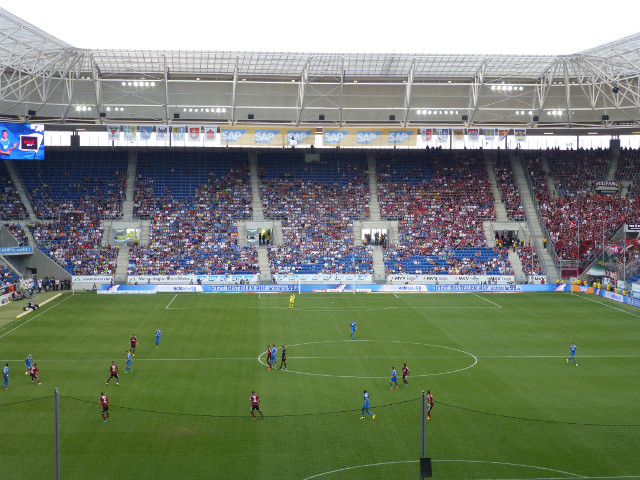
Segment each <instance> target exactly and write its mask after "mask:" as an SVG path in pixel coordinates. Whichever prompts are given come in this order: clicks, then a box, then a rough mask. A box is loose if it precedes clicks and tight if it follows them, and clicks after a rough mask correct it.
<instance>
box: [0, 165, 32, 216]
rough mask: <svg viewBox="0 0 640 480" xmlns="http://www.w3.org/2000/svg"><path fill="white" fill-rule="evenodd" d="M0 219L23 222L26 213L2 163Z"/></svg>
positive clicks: (0, 170)
mask: <svg viewBox="0 0 640 480" xmlns="http://www.w3.org/2000/svg"><path fill="white" fill-rule="evenodd" d="M0 185H2V187H0V218H1V219H3V220H24V219H25V218H27V216H28V213H27V209H26V208H25V206H24V205H23V204H22V201H21V200H20V194H19V193H18V189H17V188H16V186H15V185H14V184H13V180H12V179H11V175H9V172H8V171H7V167H6V166H5V164H4V162H0Z"/></svg>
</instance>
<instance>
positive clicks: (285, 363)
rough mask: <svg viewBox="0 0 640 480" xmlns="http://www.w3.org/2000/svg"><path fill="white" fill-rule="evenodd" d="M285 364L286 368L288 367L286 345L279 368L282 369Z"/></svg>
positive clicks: (283, 347) (283, 348)
mask: <svg viewBox="0 0 640 480" xmlns="http://www.w3.org/2000/svg"><path fill="white" fill-rule="evenodd" d="M283 365H284V369H285V370H286V369H287V349H286V347H285V346H284V345H282V360H281V361H280V367H278V370H282V366H283Z"/></svg>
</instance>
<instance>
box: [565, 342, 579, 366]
mask: <svg viewBox="0 0 640 480" xmlns="http://www.w3.org/2000/svg"><path fill="white" fill-rule="evenodd" d="M577 348H578V347H577V346H576V344H575V343H572V344H571V345H569V354H570V355H569V358H567V363H569V360H573V363H574V364H575V365H576V367H577V366H578V364H577V363H576V349H577Z"/></svg>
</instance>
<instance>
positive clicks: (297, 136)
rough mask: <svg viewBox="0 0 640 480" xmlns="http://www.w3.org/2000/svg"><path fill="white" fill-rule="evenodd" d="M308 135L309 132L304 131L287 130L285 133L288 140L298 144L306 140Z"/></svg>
mask: <svg viewBox="0 0 640 480" xmlns="http://www.w3.org/2000/svg"><path fill="white" fill-rule="evenodd" d="M309 135H311V130H304V131H291V130H289V131H288V132H287V138H288V139H291V138H293V139H294V140H295V141H296V142H298V143H300V142H302V141H304V139H305V138H307V137H308V136H309Z"/></svg>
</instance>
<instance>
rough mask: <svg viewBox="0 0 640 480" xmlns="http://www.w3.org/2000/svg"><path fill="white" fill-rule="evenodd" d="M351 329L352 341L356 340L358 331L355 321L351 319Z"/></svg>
mask: <svg viewBox="0 0 640 480" xmlns="http://www.w3.org/2000/svg"><path fill="white" fill-rule="evenodd" d="M349 328H350V329H351V340H355V335H356V330H357V329H358V326H357V325H356V321H355V319H353V318H351V323H350V324H349Z"/></svg>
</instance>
